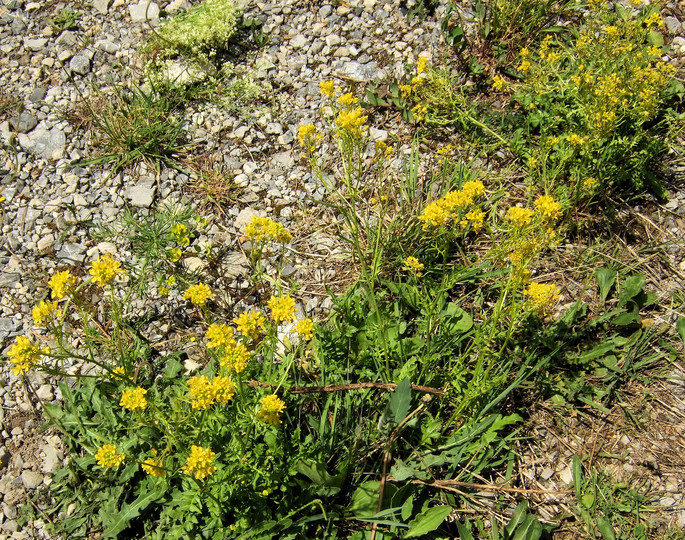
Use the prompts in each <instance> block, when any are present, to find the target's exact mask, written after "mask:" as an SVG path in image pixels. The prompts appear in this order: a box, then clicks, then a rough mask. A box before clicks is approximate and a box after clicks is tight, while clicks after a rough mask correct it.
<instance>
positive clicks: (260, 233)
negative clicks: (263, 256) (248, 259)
mask: <svg viewBox="0 0 685 540" xmlns="http://www.w3.org/2000/svg"><path fill="white" fill-rule="evenodd" d="M245 236H246V237H247V239H248V240H249V241H250V242H255V243H257V244H265V243H267V242H279V243H281V244H287V243H288V242H290V241H291V240H292V238H293V236H292V234H290V233H289V232H288V229H286V228H285V227H284V226H283V225H282V224H280V223H278V222H277V221H274V220H272V219H270V218H268V217H259V216H252V219H251V220H250V223H248V224H247V225H246V226H245Z"/></svg>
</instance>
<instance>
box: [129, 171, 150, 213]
mask: <svg viewBox="0 0 685 540" xmlns="http://www.w3.org/2000/svg"><path fill="white" fill-rule="evenodd" d="M156 191H157V184H156V182H155V179H154V178H153V177H152V176H141V177H140V180H138V183H137V184H136V185H135V186H131V187H130V188H128V190H127V191H126V198H127V199H128V200H130V201H131V204H132V205H133V206H137V207H138V208H150V206H152V201H154V199H155V193H156Z"/></svg>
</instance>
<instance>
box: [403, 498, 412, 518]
mask: <svg viewBox="0 0 685 540" xmlns="http://www.w3.org/2000/svg"><path fill="white" fill-rule="evenodd" d="M413 511H414V496H413V495H409V497H407V500H406V501H404V504H403V505H402V521H407V520H408V519H409V518H410V517H411V513H412V512H413Z"/></svg>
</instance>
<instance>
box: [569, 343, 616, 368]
mask: <svg viewBox="0 0 685 540" xmlns="http://www.w3.org/2000/svg"><path fill="white" fill-rule="evenodd" d="M618 346H619V345H618V343H616V341H615V340H614V339H613V338H612V339H609V340H608V341H606V342H605V343H600V344H599V345H597V346H596V347H595V348H593V349H591V350H589V351H587V352H584V353H583V354H581V355H580V356H579V357H578V360H577V361H578V362H579V363H581V364H584V363H586V362H589V361H590V360H594V359H595V358H601V357H602V356H604V355H606V354H607V353H610V352H612V351H613V350H614V349H616V347H618Z"/></svg>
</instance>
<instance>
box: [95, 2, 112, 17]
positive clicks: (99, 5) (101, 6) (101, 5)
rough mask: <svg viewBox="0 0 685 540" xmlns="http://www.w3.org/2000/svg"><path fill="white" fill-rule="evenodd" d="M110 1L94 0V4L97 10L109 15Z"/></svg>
mask: <svg viewBox="0 0 685 540" xmlns="http://www.w3.org/2000/svg"><path fill="white" fill-rule="evenodd" d="M110 2H111V0H93V1H92V4H93V8H94V9H95V11H97V12H98V13H101V14H102V15H107V12H108V11H109V4H110Z"/></svg>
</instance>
